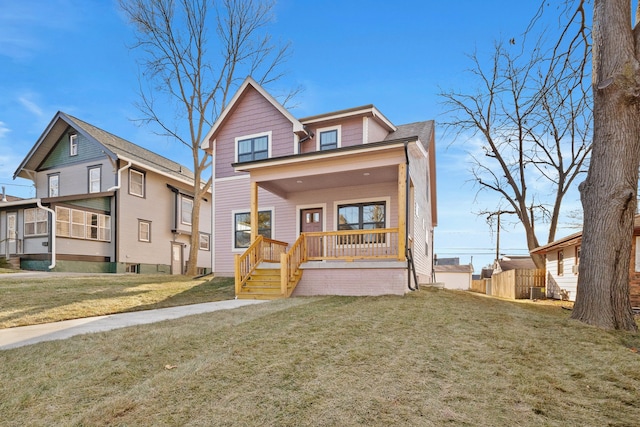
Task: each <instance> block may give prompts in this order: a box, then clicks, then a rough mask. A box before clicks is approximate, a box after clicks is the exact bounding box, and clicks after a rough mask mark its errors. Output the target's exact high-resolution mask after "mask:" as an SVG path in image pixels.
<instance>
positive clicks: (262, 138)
mask: <svg viewBox="0 0 640 427" xmlns="http://www.w3.org/2000/svg"><path fill="white" fill-rule="evenodd" d="M202 148H203V149H205V150H207V151H208V152H209V153H210V154H211V155H212V156H213V159H214V160H213V163H214V172H213V174H214V184H213V193H214V201H213V218H212V219H213V230H214V235H215V236H216V238H215V241H214V248H215V250H214V271H215V272H216V274H219V275H229V276H232V275H233V276H235V277H236V294H237V295H238V297H241V298H251V297H255V298H268V297H281V296H289V295H291V294H293V295H319V294H342V295H378V294H403V293H405V292H407V291H408V290H409V289H415V288H416V286H417V283H416V282H418V283H427V282H431V281H432V279H433V265H432V264H433V263H432V259H433V228H434V226H435V225H436V222H437V213H436V176H435V139H434V122H433V121H425V122H419V123H411V124H406V125H400V126H396V125H394V124H393V123H391V121H390V120H389V119H387V118H386V117H385V116H384V115H383V114H382V113H381V112H380V111H379V110H378V109H377V108H376V107H374V106H373V105H365V106H362V107H356V108H350V109H346V110H341V111H334V112H331V113H326V114H320V115H315V116H312V117H306V118H300V119H298V118H295V117H294V116H293V115H292V114H291V113H290V112H289V111H288V110H287V109H286V108H285V107H284V106H283V105H281V104H280V103H279V102H278V101H277V100H276V99H275V98H274V97H273V96H271V95H270V94H269V93H268V92H267V91H266V90H265V89H264V88H262V87H261V86H260V85H259V84H258V83H257V82H256V81H255V80H253V79H252V78H250V77H249V78H247V79H246V80H245V81H244V83H243V84H242V85H241V86H240V88H239V89H238V91H237V92H236V94H235V95H234V97H233V98H232V99H231V101H230V102H229V104H228V105H227V107H226V108H225V110H224V111H223V112H222V113H221V115H220V116H219V118H218V120H217V121H216V122H215V123H214V125H213V127H212V129H211V130H210V132H209V133H208V135H207V136H206V138H205V140H204V141H203V143H202Z"/></svg>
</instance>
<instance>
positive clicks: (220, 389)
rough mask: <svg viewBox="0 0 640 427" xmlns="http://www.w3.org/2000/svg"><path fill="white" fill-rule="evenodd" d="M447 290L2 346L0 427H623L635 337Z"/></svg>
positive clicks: (563, 314) (636, 415) (253, 309)
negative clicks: (17, 346) (10, 348)
mask: <svg viewBox="0 0 640 427" xmlns="http://www.w3.org/2000/svg"><path fill="white" fill-rule="evenodd" d="M568 316H569V312H568V311H567V310H563V309H561V308H559V307H554V306H550V305H540V304H522V303H513V302H507V301H502V300H496V299H491V298H481V297H479V296H476V295H473V294H469V293H463V292H452V291H444V290H442V291H434V290H427V291H425V290H423V291H419V292H416V293H412V294H409V295H407V296H404V297H392V296H385V297H359V298H357V297H316V298H291V299H287V300H279V301H273V302H267V303H264V304H259V305H255V306H248V307H243V308H240V309H236V310H230V311H220V312H214V313H209V314H203V315H197V316H191V317H186V318H182V319H178V320H172V321H167V322H162V323H157V324H153V325H145V326H138V327H131V328H126V329H120V330H116V331H112V332H106V333H98V334H91V335H85V336H78V337H74V338H71V339H68V340H64V341H54V342H47V343H42V344H37V345H33V346H28V347H22V348H17V349H12V350H6V351H0V366H1V367H2V368H1V369H0V383H1V384H2V388H0V414H2V418H1V419H0V424H2V425H5V426H25V425H27V426H29V425H33V426H40V425H47V426H48V425H62V426H112V425H113V426H115V425H118V426H140V425H142V426H147V425H154V426H174V425H192V426H201V425H212V426H356V425H367V426H391V425H394V426H395V425H406V426H447V425H451V426H516V425H517V426H633V425H638V420H640V356H639V355H638V353H637V352H636V350H635V349H637V348H639V347H640V339H639V337H638V336H637V335H632V334H628V333H624V332H608V331H602V330H599V329H596V328H592V327H588V326H585V325H583V324H580V323H577V322H574V321H571V320H569V318H568Z"/></svg>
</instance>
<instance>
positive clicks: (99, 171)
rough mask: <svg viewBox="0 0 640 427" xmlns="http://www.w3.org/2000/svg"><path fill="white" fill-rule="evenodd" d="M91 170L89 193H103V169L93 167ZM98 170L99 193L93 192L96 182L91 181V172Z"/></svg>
mask: <svg viewBox="0 0 640 427" xmlns="http://www.w3.org/2000/svg"><path fill="white" fill-rule="evenodd" d="M88 169H89V193H90V194H91V193H99V192H100V191H102V167H101V166H91V167H89V168H88ZM94 170H97V171H98V180H97V181H98V191H91V187H92V186H91V184H92V183H93V182H94V181H92V180H91V172H92V171H94Z"/></svg>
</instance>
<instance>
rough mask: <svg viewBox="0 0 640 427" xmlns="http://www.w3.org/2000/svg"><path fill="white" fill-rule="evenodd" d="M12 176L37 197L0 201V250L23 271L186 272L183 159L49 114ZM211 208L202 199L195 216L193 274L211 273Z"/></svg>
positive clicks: (189, 201)
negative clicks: (31, 186)
mask: <svg viewBox="0 0 640 427" xmlns="http://www.w3.org/2000/svg"><path fill="white" fill-rule="evenodd" d="M18 176H19V177H22V178H26V179H30V180H31V181H33V182H34V185H35V188H36V197H35V198H33V199H24V200H14V201H0V257H9V258H19V259H20V265H21V267H22V268H24V269H32V270H46V269H50V270H53V271H98V272H119V273H120V272H131V273H172V274H181V273H182V272H183V271H184V270H185V267H186V264H185V262H186V260H187V259H188V254H189V251H190V250H191V248H190V245H189V236H190V233H191V210H192V207H193V195H192V192H191V190H190V188H192V186H193V173H192V172H191V171H190V170H189V169H187V168H185V167H184V166H182V165H180V164H178V163H176V162H174V161H172V160H169V159H167V158H164V157H162V156H159V155H158V154H155V153H153V152H151V151H149V150H146V149H144V148H142V147H140V146H137V145H135V144H133V143H131V142H129V141H126V140H124V139H122V138H119V137H117V136H115V135H112V134H110V133H108V132H105V131H104V130H102V129H99V128H97V127H95V126H93V125H90V124H89V123H86V122H83V121H82V120H79V119H77V118H75V117H72V116H70V115H68V114H65V113H62V112H58V113H57V114H56V115H55V116H54V118H53V120H52V121H51V123H50V124H49V125H48V126H47V128H46V129H45V131H44V133H43V134H42V136H40V138H39V139H38V141H37V142H36V144H35V145H34V146H33V148H32V149H31V150H30V151H29V153H28V154H27V156H26V157H25V159H24V160H23V161H22V163H21V164H20V165H19V166H18V168H17V169H16V172H15V174H14V178H15V177H18ZM210 214H211V198H210V197H209V198H208V200H205V203H204V204H203V208H202V211H201V215H200V221H201V222H200V245H199V248H198V250H199V251H200V253H199V256H198V270H199V272H200V273H206V272H210V271H211V259H212V256H211V216H210ZM53 224H55V226H53Z"/></svg>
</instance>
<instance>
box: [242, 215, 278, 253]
mask: <svg viewBox="0 0 640 427" xmlns="http://www.w3.org/2000/svg"><path fill="white" fill-rule="evenodd" d="M233 217H234V240H233V247H234V248H248V247H249V244H250V243H251V214H250V213H249V212H242V213H236V214H234V216H233ZM258 234H260V235H262V236H264V237H266V238H268V239H270V238H271V211H260V212H258Z"/></svg>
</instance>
